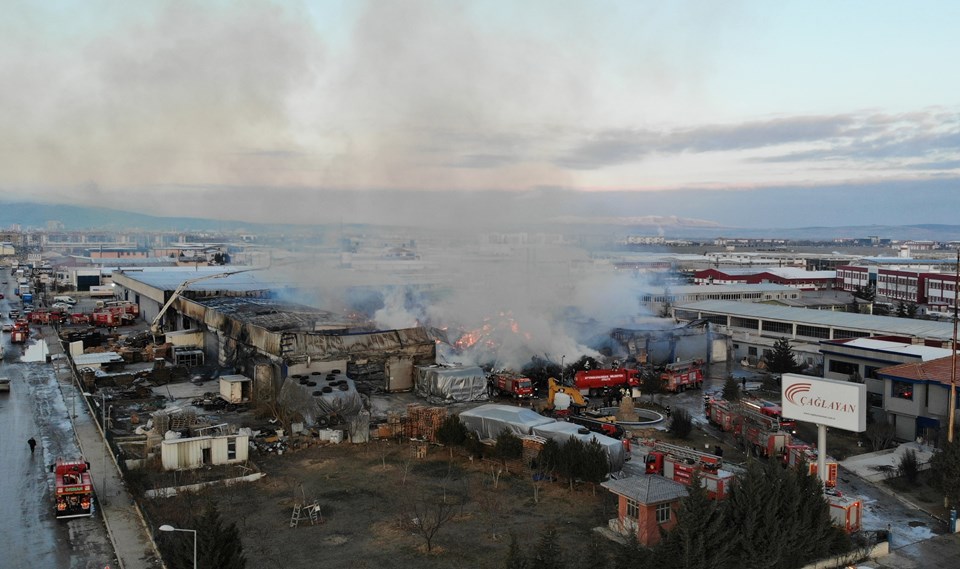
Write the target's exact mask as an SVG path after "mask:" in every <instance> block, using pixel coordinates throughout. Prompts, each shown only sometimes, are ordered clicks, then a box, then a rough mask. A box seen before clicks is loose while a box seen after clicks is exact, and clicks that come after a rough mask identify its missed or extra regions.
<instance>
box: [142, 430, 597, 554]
mask: <svg viewBox="0 0 960 569" xmlns="http://www.w3.org/2000/svg"><path fill="white" fill-rule="evenodd" d="M415 448H416V446H415V445H414V444H409V443H396V442H392V443H382V442H377V441H374V442H371V443H369V444H366V445H351V444H339V445H327V446H322V447H311V448H308V449H304V450H300V451H297V452H295V453H285V454H284V455H282V456H277V455H274V454H268V455H260V456H256V457H251V458H253V459H254V460H256V462H257V463H258V464H259V465H260V467H261V469H262V470H263V471H264V472H266V473H267V476H266V477H265V478H263V479H261V480H260V481H258V482H254V483H249V484H242V485H237V486H232V487H227V488H223V487H220V488H216V489H212V490H208V491H206V492H204V493H202V494H199V495H187V496H183V497H177V498H167V499H162V500H154V501H151V502H150V504H149V507H148V516H150V517H151V518H153V519H154V520H169V521H161V522H157V523H172V522H176V521H177V516H183V515H184V512H189V511H197V510H200V509H202V508H203V507H204V506H205V505H206V504H207V503H208V502H209V501H212V502H214V503H216V505H217V507H218V508H219V509H220V512H221V514H222V516H223V519H224V520H225V521H227V522H231V521H233V522H236V524H237V527H238V528H239V530H240V533H241V539H242V541H243V546H244V552H245V553H246V556H247V560H248V563H247V566H248V567H258V568H260V567H263V568H278V569H279V568H298V567H304V568H306V567H310V568H313V567H318V566H321V567H344V568H367V567H377V568H389V567H425V568H432V567H471V568H477V569H482V568H494V567H501V566H502V565H503V561H504V558H505V556H506V553H507V547H508V544H509V541H510V533H511V532H514V533H516V534H517V536H518V538H519V539H520V542H521V544H524V546H525V548H526V550H527V551H528V552H529V551H531V550H532V549H533V547H534V545H535V544H536V542H537V540H538V538H539V537H540V535H541V533H542V532H543V531H544V530H545V529H546V528H548V527H553V528H555V529H556V530H557V532H558V534H559V537H560V543H561V550H562V551H563V553H564V557H565V558H566V559H570V560H577V559H581V558H582V556H583V554H584V552H585V551H586V546H587V543H589V541H590V540H603V539H604V538H602V537H600V536H599V535H598V534H596V533H595V532H593V531H591V530H592V528H593V527H596V526H601V525H606V523H607V520H608V519H609V518H612V517H615V512H616V501H615V498H614V497H613V496H612V495H611V494H609V493H608V492H607V491H606V490H604V489H602V488H597V489H596V492H594V491H593V489H592V488H591V487H590V486H586V485H583V486H581V487H579V488H577V489H576V490H574V491H572V492H571V491H570V490H569V489H568V487H567V485H566V484H564V483H561V482H553V483H550V482H540V483H535V482H534V481H533V480H532V477H530V476H529V474H520V473H516V474H506V473H505V474H503V475H502V476H501V478H500V479H499V481H498V482H497V483H496V484H495V483H494V476H493V474H492V469H493V468H495V467H494V465H493V464H491V463H488V462H481V461H470V460H469V459H468V458H467V457H466V456H464V455H462V454H459V453H455V454H454V458H453V459H452V460H451V458H450V452H449V449H447V448H443V447H439V446H430V447H429V448H428V452H427V456H426V457H425V458H416V457H415ZM301 484H302V493H301V490H300V489H299V488H300V486H299V485H301ZM536 484H539V492H540V494H539V501H535V500H534V491H535V485H536ZM303 496H306V501H307V502H308V503H309V502H313V500H317V501H318V502H319V505H320V507H321V513H322V516H323V523H322V524H320V525H316V526H313V525H311V524H310V522H309V520H305V521H301V522H300V525H299V527H296V528H291V527H290V517H291V513H292V508H293V505H294V501H295V500H297V501H301V502H302V501H303ZM444 500H446V502H447V503H448V504H453V505H454V506H452V507H450V508H449V509H450V510H451V514H452V516H453V517H452V518H451V519H450V521H448V522H446V523H445V524H443V525H442V526H441V527H440V529H439V530H438V531H437V533H436V536H435V538H434V539H433V549H432V551H430V552H427V551H426V548H425V540H424V538H423V537H422V536H421V535H420V534H419V533H418V532H417V530H416V527H415V523H414V519H415V518H417V517H418V516H417V514H418V513H419V514H420V517H421V518H422V519H424V520H430V519H433V516H434V515H435V514H436V513H437V507H436V504H437V503H440V502H443V501H444ZM576 565H577V563H576V561H574V562H573V563H572V564H571V566H573V567H575V566H576Z"/></svg>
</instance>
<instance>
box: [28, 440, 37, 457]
mask: <svg viewBox="0 0 960 569" xmlns="http://www.w3.org/2000/svg"><path fill="white" fill-rule="evenodd" d="M27 445H28V446H29V447H30V454H33V450H34V449H35V448H37V439H35V438H33V437H30V438H29V439H27Z"/></svg>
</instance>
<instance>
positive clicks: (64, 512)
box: [50, 458, 93, 519]
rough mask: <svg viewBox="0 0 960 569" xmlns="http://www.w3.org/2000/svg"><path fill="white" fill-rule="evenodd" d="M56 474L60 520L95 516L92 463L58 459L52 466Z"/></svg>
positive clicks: (55, 484) (57, 513)
mask: <svg viewBox="0 0 960 569" xmlns="http://www.w3.org/2000/svg"><path fill="white" fill-rule="evenodd" d="M50 470H51V471H53V473H54V477H55V479H54V486H55V494H54V496H55V500H56V516H57V518H58V519H67V518H80V517H84V516H92V515H93V480H91V478H90V463H89V462H86V461H84V460H64V459H62V458H58V459H57V462H56V464H53V465H51V466H50Z"/></svg>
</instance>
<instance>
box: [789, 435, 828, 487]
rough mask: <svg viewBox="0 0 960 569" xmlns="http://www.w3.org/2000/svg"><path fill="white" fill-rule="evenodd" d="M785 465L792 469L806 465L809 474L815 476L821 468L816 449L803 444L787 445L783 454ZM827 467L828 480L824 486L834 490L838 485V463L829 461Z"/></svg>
mask: <svg viewBox="0 0 960 569" xmlns="http://www.w3.org/2000/svg"><path fill="white" fill-rule="evenodd" d="M783 463H784V464H785V465H787V466H790V467H796V466H798V465H799V464H801V463H805V464H806V470H807V472H808V473H809V474H811V475H813V476H816V475H817V469H818V468H819V462H818V461H817V451H816V449H814V448H813V447H812V446H810V445H808V444H803V443H796V444H789V445H787V448H786V449H785V451H784V454H783ZM826 466H827V479H826V481H825V482H824V485H825V486H826V487H827V488H834V487H836V485H837V468H838V467H837V463H836V462H834V461H832V460H828V461H827V462H826Z"/></svg>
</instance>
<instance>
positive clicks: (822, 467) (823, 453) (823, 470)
mask: <svg viewBox="0 0 960 569" xmlns="http://www.w3.org/2000/svg"><path fill="white" fill-rule="evenodd" d="M817 474H818V475H820V481H821V482H823V485H824V486H826V485H827V478H829V476H830V473H829V472H827V426H826V425H824V424H822V423H817Z"/></svg>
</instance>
